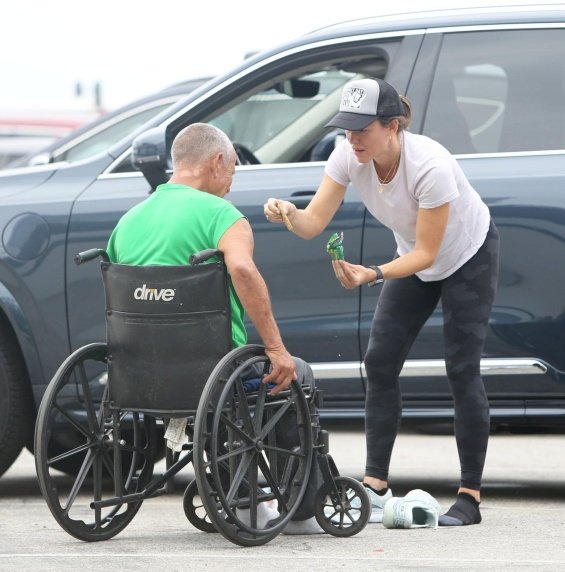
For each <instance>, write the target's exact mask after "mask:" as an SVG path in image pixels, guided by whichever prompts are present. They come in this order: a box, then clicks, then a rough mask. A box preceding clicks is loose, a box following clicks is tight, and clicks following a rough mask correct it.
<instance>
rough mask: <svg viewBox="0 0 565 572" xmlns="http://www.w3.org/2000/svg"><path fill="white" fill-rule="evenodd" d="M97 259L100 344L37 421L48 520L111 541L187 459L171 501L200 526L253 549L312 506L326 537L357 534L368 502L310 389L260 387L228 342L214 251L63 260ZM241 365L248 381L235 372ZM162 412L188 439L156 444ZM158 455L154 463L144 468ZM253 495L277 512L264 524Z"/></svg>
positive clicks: (261, 367) (247, 358)
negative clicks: (123, 260) (346, 469)
mask: <svg viewBox="0 0 565 572" xmlns="http://www.w3.org/2000/svg"><path fill="white" fill-rule="evenodd" d="M99 257H100V258H101V262H100V266H101V273H102V279H103V283H104V290H105V297H106V342H105V343H102V342H99V343H89V344H88V345H85V346H83V347H81V348H79V349H77V350H76V351H74V352H73V353H72V354H71V355H70V356H69V357H68V358H67V359H66V360H65V361H64V362H63V363H62V365H61V366H60V367H59V369H58V370H57V372H56V373H55V375H54V377H53V379H52V380H51V382H50V383H49V385H48V387H47V390H46V392H45V394H44V396H43V399H42V402H41V405H40V408H39V412H38V417H37V422H36V428H35V437H34V444H35V464H36V471H37V476H38V480H39V486H40V489H41V492H42V495H43V497H44V499H45V501H46V502H47V505H48V507H49V509H50V511H51V513H52V514H53V516H54V518H55V520H56V521H57V522H58V524H59V525H60V526H61V527H62V528H63V529H64V530H65V531H66V532H67V533H69V534H70V535H72V536H74V537H76V538H77V539H80V540H83V541H88V542H92V541H99V540H107V539H109V538H112V537H114V536H115V535H117V534H118V533H119V532H121V531H122V530H123V529H124V528H125V527H126V526H127V525H128V524H129V523H130V522H131V521H132V519H133V518H134V516H135V515H136V513H137V511H138V510H139V509H140V507H141V504H142V502H143V501H144V500H146V499H149V498H152V497H156V496H159V495H162V494H165V493H168V492H169V493H170V492H172V490H173V489H174V483H173V481H172V479H173V477H174V476H175V475H176V474H178V473H179V471H181V470H182V469H183V468H184V467H186V466H187V465H188V464H189V463H191V462H192V464H193V468H194V475H195V479H194V480H193V481H192V482H190V484H189V485H188V487H187V488H186V490H185V493H184V497H183V507H184V512H185V514H186V517H187V518H188V520H189V521H190V523H191V524H192V525H193V526H195V527H196V528H198V529H199V530H202V531H204V532H219V533H221V534H222V535H223V536H224V537H225V538H226V539H228V540H229V541H231V542H233V543H234V544H237V545H240V546H258V545H262V544H265V543H267V542H269V541H270V540H272V539H273V538H275V537H276V536H277V535H278V534H279V533H281V532H282V531H283V529H284V528H285V526H286V525H287V524H288V523H289V521H290V520H291V519H295V520H296V519H298V520H304V518H306V517H309V516H311V514H312V512H313V513H314V516H315V517H316V520H317V522H318V523H319V525H320V526H321V527H322V529H323V530H324V531H326V532H328V533H330V534H332V535H334V536H344V537H345V536H352V535H355V534H357V533H358V532H360V531H361V530H362V529H363V528H364V527H365V525H366V523H367V522H368V519H369V515H370V501H369V498H368V496H367V493H366V492H365V489H364V487H363V486H362V485H361V483H359V482H358V481H357V480H355V479H352V478H349V477H345V476H340V475H339V473H338V471H337V468H336V466H335V463H334V462H333V460H332V458H331V456H330V455H329V452H328V434H327V432H326V431H323V430H322V429H321V428H320V424H319V417H318V413H317V411H318V407H319V406H320V404H321V392H319V391H317V390H316V389H315V388H314V387H313V384H312V386H308V387H306V386H305V387H302V385H301V384H300V383H298V382H297V381H293V382H292V384H291V385H290V386H289V387H288V388H287V389H285V390H283V391H281V392H280V393H279V394H277V395H270V393H269V388H268V387H267V385H266V384H264V383H262V382H261V380H260V377H261V375H262V374H264V373H267V372H268V371H269V367H270V362H269V359H268V357H267V356H266V354H265V351H264V348H263V347H262V346H260V345H246V346H243V347H238V348H235V349H232V348H231V320H230V301H229V293H228V277H227V271H226V267H225V265H224V263H223V259H222V256H221V252H220V251H217V250H206V251H202V252H200V253H197V254H195V255H193V256H191V258H190V264H187V265H186V266H127V265H120V264H113V263H111V262H110V261H109V259H108V256H107V254H106V252H105V251H104V250H101V249H91V250H88V251H86V252H82V253H79V254H77V255H76V257H75V262H76V263H77V264H82V263H84V262H87V261H90V260H94V259H96V258H99ZM250 369H251V370H253V371H255V372H259V373H260V375H259V376H258V377H257V379H255V380H253V379H251V380H249V379H248V378H246V377H245V372H248V371H250ZM173 419H177V420H178V419H183V420H186V428H185V429H184V435H183V438H184V439H185V440H187V442H186V443H185V444H183V445H181V449H180V450H179V451H176V452H174V451H172V450H171V449H170V448H166V447H165V446H164V439H163V431H164V428H165V426H166V425H168V424H169V423H170V422H171V420H173ZM288 420H291V422H292V427H290V429H289V428H288V423H289V421H288ZM285 424H286V426H285ZM289 435H290V437H289ZM163 450H165V452H164V451H163ZM163 452H164V456H165V460H166V462H165V469H164V472H162V474H155V475H154V465H155V463H156V462H158V461H160V460H161V459H162V458H163ZM60 471H63V472H66V473H68V474H69V475H72V476H69V477H68V478H67V477H64V476H62V475H61V472H60ZM262 503H268V504H270V505H273V504H274V505H275V506H276V508H277V511H278V513H277V514H278V516H277V517H276V518H272V519H271V520H269V521H268V522H267V523H266V524H265V523H263V522H260V517H259V512H260V511H259V508H260V507H261V506H262ZM305 506H307V507H309V508H308V510H309V511H310V512H309V513H308V514H307V516H306V517H300V514H301V512H302V513H304V510H305Z"/></svg>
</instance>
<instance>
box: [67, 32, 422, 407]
mask: <svg viewBox="0 0 565 572" xmlns="http://www.w3.org/2000/svg"><path fill="white" fill-rule="evenodd" d="M381 36H382V35H381ZM404 40H405V39H404V38H403V37H402V36H400V35H398V34H397V35H395V36H393V37H391V38H384V39H383V38H382V37H379V38H378V39H375V38H372V37H370V36H367V38H366V39H363V41H359V40H356V41H353V40H352V39H347V38H346V39H340V40H339V41H338V40H335V41H326V42H324V43H323V44H322V45H320V44H319V43H317V44H316V45H313V46H308V45H306V46H302V47H301V48H300V49H298V48H296V47H294V48H293V49H292V50H288V51H287V52H285V51H283V52H282V53H281V54H279V55H278V56H276V57H275V56H271V57H270V58H268V60H267V62H266V63H265V64H263V65H260V64H254V65H253V66H252V68H253V69H251V70H250V71H249V72H248V73H242V74H241V73H240V74H238V77H237V78H236V79H235V80H234V79H231V78H229V79H228V80H226V81H225V84H224V85H223V86H222V85H221V86H220V87H219V88H218V89H214V90H211V94H210V96H209V97H204V98H202V97H201V98H200V99H199V103H198V104H197V105H190V104H189V105H187V107H186V109H185V110H181V111H180V112H178V113H176V114H175V115H174V116H173V117H171V118H170V119H169V120H167V122H168V123H169V124H170V126H171V129H173V130H174V131H175V132H178V131H179V130H180V129H182V128H183V127H184V126H186V125H188V124H190V123H193V122H198V121H203V122H210V123H213V124H215V125H217V126H218V127H220V128H222V129H223V130H224V131H225V132H226V133H227V134H228V135H229V136H230V138H231V139H232V141H233V142H234V143H235V144H236V147H237V149H238V151H239V154H240V155H241V157H242V160H243V161H244V162H247V163H248V164H245V165H241V166H239V167H237V172H236V175H235V177H234V182H233V185H232V189H231V192H230V194H229V195H228V197H227V198H228V200H230V201H232V202H233V203H234V204H235V205H236V206H237V207H238V208H240V209H241V210H242V212H243V213H244V214H245V215H246V216H247V217H248V219H249V221H250V223H251V225H252V227H253V231H254V236H255V260H256V262H257V265H258V267H259V269H260V271H261V273H262V275H263V276H264V278H265V280H266V282H267V285H268V287H269V290H270V294H271V298H272V303H273V311H274V314H275V317H276V319H277V322H278V324H279V327H280V329H281V332H282V336H283V340H284V342H285V344H286V345H287V347H288V349H289V350H290V351H291V352H292V353H293V354H295V355H297V356H300V357H302V358H303V359H305V360H306V361H308V362H310V363H311V364H312V365H313V367H314V369H315V373H316V377H317V379H318V380H319V385H320V386H321V387H322V388H323V389H324V390H325V400H326V405H330V406H331V405H332V404H333V405H335V406H339V407H341V408H345V407H347V406H348V405H349V404H352V403H355V404H356V405H357V406H358V405H359V403H362V401H363V399H364V389H363V384H362V380H361V374H360V348H359V296H360V294H359V290H353V291H345V290H344V289H343V288H342V287H341V286H340V285H339V283H338V282H337V281H336V279H335V277H334V275H333V272H332V269H331V265H330V259H329V257H328V255H327V253H326V242H327V240H328V239H329V237H330V235H331V234H332V233H333V232H338V231H339V232H341V231H343V232H344V235H345V243H344V246H345V252H346V255H347V258H348V260H350V261H352V262H356V263H359V262H360V261H361V257H362V239H363V232H364V227H363V225H364V220H365V209H364V207H363V206H362V204H361V203H360V202H359V199H358V197H357V195H356V193H355V191H354V189H352V188H349V189H348V190H347V192H346V195H345V198H344V201H343V204H342V205H341V207H340V209H339V211H338V213H337V215H336V217H335V218H334V220H333V221H332V223H331V224H330V225H329V226H328V228H327V229H326V230H325V231H324V232H323V233H322V234H321V235H320V236H319V237H318V238H316V239H313V240H309V241H304V240H301V239H299V238H298V237H296V236H294V235H293V234H291V233H289V232H288V231H286V229H285V227H284V226H282V225H272V224H269V223H267V221H266V220H265V217H264V215H263V204H264V202H265V201H266V200H267V199H268V198H269V197H278V198H282V199H288V200H291V201H293V202H295V203H296V204H297V206H299V207H304V206H306V205H307V204H308V202H309V201H310V199H311V198H312V196H313V194H314V193H315V191H316V189H317V186H318V184H319V182H320V181H321V178H322V175H323V169H324V160H325V159H326V158H327V156H328V155H329V153H330V152H331V150H332V148H333V146H334V145H335V144H336V142H337V141H339V140H340V137H343V135H342V134H339V133H332V132H330V133H327V130H325V129H324V125H325V123H326V122H327V120H328V119H329V118H330V117H331V116H332V115H333V114H334V113H335V112H336V110H337V108H338V107H339V99H340V94H341V88H342V86H343V84H344V83H345V82H347V81H348V80H349V79H351V78H353V77H364V76H366V75H380V76H382V75H384V74H385V73H386V72H387V70H391V69H396V72H395V73H397V75H398V77H399V81H403V82H404V83H405V84H406V83H407V78H408V77H409V74H410V71H411V62H413V59H414V57H415V54H416V52H417V48H418V42H419V41H420V40H417V39H416V38H415V35H414V34H413V35H412V36H410V37H409V38H408V39H406V41H404ZM256 161H257V163H256ZM149 191H150V189H149V185H148V184H147V182H146V181H145V179H144V178H143V177H142V176H141V174H139V173H137V172H132V170H131V168H129V156H128V154H127V153H126V154H125V155H123V156H122V157H121V158H120V159H119V160H118V161H116V163H115V164H114V166H113V167H112V169H109V170H108V172H107V173H104V174H103V175H101V176H100V177H99V178H98V180H97V181H96V183H95V184H93V185H92V186H91V187H90V188H89V189H88V190H87V191H86V192H84V193H83V194H82V196H81V197H80V198H79V199H78V200H77V201H76V203H75V205H74V208H73V213H72V217H71V221H70V225H69V238H68V251H69V256H68V260H69V262H70V260H71V257H72V254H73V253H74V252H77V251H79V250H84V249H87V248H92V247H104V246H105V245H106V243H107V240H108V237H109V235H110V232H111V230H112V228H113V227H114V225H115V224H116V222H117V220H118V218H119V217H120V216H121V215H122V214H123V213H124V212H125V211H126V210H127V209H128V208H130V207H131V206H133V205H134V204H136V203H137V202H139V201H140V200H143V198H145V197H146V196H147V194H148V193H149ZM67 285H68V304H69V308H70V311H69V330H70V335H71V339H72V345H73V347H78V346H80V345H82V344H84V343H87V342H90V341H93V340H95V339H101V338H103V337H104V324H103V307H104V304H103V295H102V290H101V281H100V278H99V276H98V269H97V268H94V265H93V266H92V267H80V268H76V267H74V266H73V265H71V264H68V272H67ZM85 299H87V300H89V303H88V304H84V300H85ZM250 340H251V341H256V340H257V336H256V334H255V332H254V330H253V328H252V327H251V326H250Z"/></svg>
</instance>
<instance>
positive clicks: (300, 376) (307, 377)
mask: <svg viewBox="0 0 565 572" xmlns="http://www.w3.org/2000/svg"><path fill="white" fill-rule="evenodd" d="M293 359H294V365H295V367H296V380H297V381H298V383H300V385H301V386H302V387H309V388H310V389H311V390H314V389H315V388H316V381H315V379H314V372H313V371H312V368H311V367H310V365H309V364H308V363H306V362H305V361H304V360H303V359H301V358H299V357H295V356H293Z"/></svg>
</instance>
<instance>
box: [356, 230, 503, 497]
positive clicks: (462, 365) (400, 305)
mask: <svg viewBox="0 0 565 572" xmlns="http://www.w3.org/2000/svg"><path fill="white" fill-rule="evenodd" d="M498 244H499V238H498V231H497V229H496V227H495V226H494V224H493V223H492V222H491V225H490V228H489V231H488V234H487V236H486V238H485V242H484V243H483V245H482V246H481V248H480V249H479V250H478V251H477V252H476V254H475V255H474V256H473V257H472V258H471V259H470V260H468V261H467V262H466V263H465V264H464V265H463V266H462V267H461V268H459V270H457V271H456V272H454V273H453V274H452V275H451V276H449V277H448V278H445V279H443V280H438V281H435V282H423V281H422V280H420V279H419V278H418V277H416V276H409V277H407V278H401V279H398V280H390V281H387V282H385V283H384V286H383V289H382V292H381V294H380V296H379V300H378V303H377V308H376V311H375V316H374V318H373V323H372V326H371V335H370V339H369V346H368V349H367V353H366V355H365V368H366V371H367V379H368V383H367V398H366V403H365V429H366V438H367V466H366V469H365V474H366V475H367V476H370V477H376V478H378V479H382V480H388V469H389V463H390V458H391V454H392V448H393V445H394V441H395V439H396V435H397V432H398V427H399V425H400V420H401V413H402V396H401V394H400V387H399V382H398V377H399V374H400V371H401V370H402V367H403V364H404V361H405V359H406V356H407V354H408V351H409V350H410V347H411V346H412V344H413V342H414V339H415V338H416V336H417V335H418V332H419V331H420V329H421V328H422V326H423V325H424V323H425V322H426V320H427V319H428V318H429V317H430V315H431V314H432V312H433V311H434V309H435V307H436V306H437V304H438V302H439V300H440V299H441V304H442V311H443V323H444V325H443V330H444V346H445V348H444V349H445V364H446V369H447V377H448V380H449V385H450V388H451V393H452V395H453V402H454V409H455V437H456V442H457V450H458V452H459V462H460V465H461V486H462V487H465V488H470V489H473V490H479V489H480V486H481V478H482V472H483V467H484V463H485V456H486V451H487V443H488V436H489V429H490V418H489V406H488V401H487V397H486V392H485V388H484V384H483V380H482V378H481V375H480V360H481V352H482V349H483V345H484V341H485V337H486V334H487V327H488V320H489V316H490V312H491V307H492V304H493V300H494V295H495V292H496V285H497V279H498ZM430 462H433V461H432V460H430Z"/></svg>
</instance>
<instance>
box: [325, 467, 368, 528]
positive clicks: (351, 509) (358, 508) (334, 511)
mask: <svg viewBox="0 0 565 572" xmlns="http://www.w3.org/2000/svg"><path fill="white" fill-rule="evenodd" d="M334 482H335V488H334V487H333V485H332V484H331V483H325V484H324V486H323V487H322V488H321V489H320V490H319V491H318V493H317V494H316V501H315V511H316V512H315V516H316V521H317V522H318V524H319V525H320V526H321V527H322V528H323V529H324V530H325V531H326V532H327V533H328V534H331V535H333V536H354V535H355V534H357V533H358V532H361V531H362V530H363V529H364V528H365V526H366V524H367V523H368V522H369V517H370V516H371V501H370V499H369V495H368V494H367V491H366V490H365V487H364V486H363V485H362V484H361V483H360V482H359V481H358V480H356V479H352V478H350V477H335V478H334Z"/></svg>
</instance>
